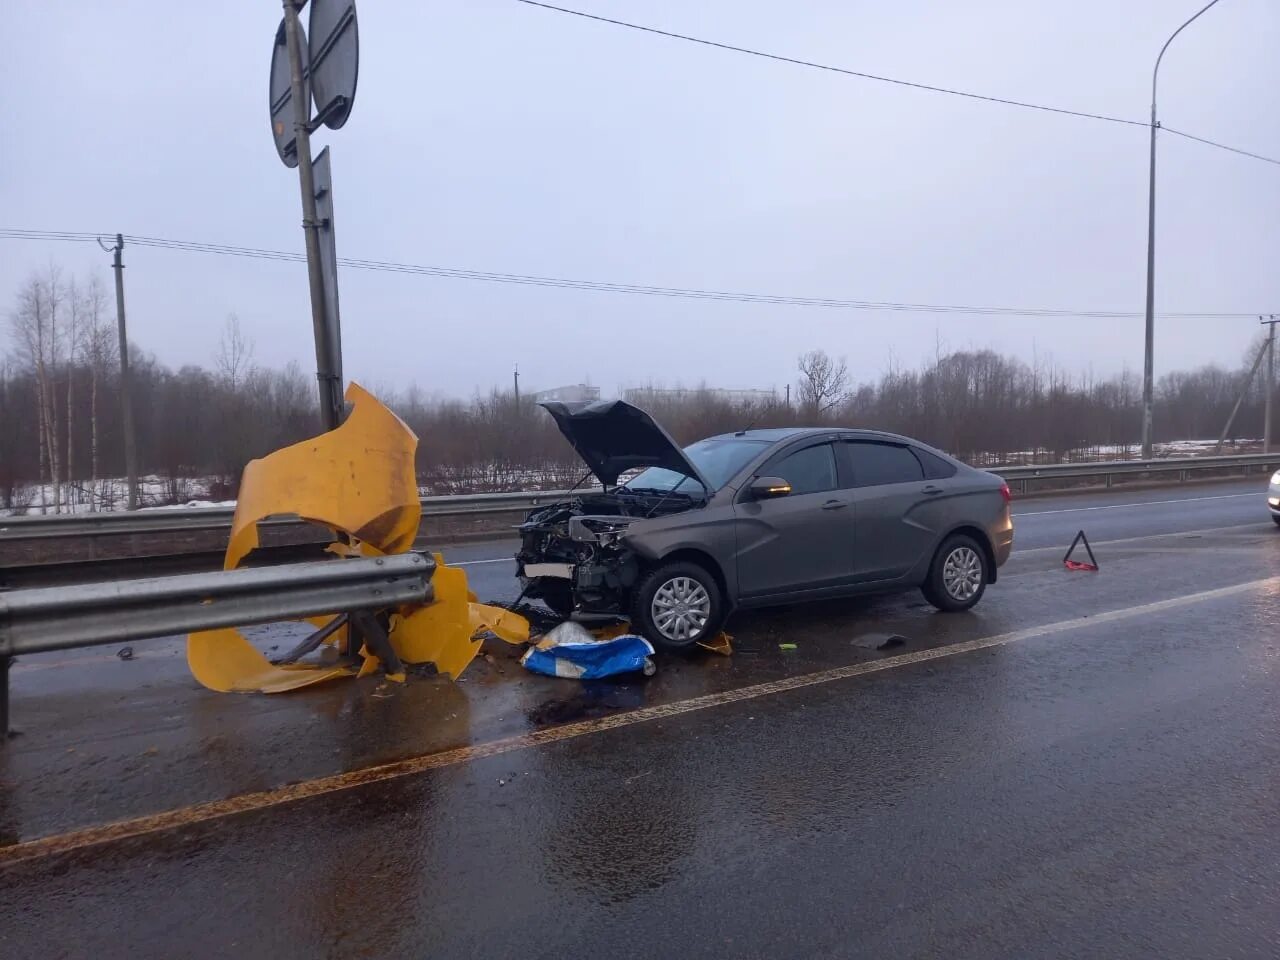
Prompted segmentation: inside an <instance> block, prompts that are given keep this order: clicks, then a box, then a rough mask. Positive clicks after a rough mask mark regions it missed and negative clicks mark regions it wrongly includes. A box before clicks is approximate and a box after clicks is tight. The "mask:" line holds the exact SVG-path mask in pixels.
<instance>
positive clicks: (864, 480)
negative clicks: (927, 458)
mask: <svg viewBox="0 0 1280 960" xmlns="http://www.w3.org/2000/svg"><path fill="white" fill-rule="evenodd" d="M845 449H846V451H847V452H848V455H849V459H850V461H851V462H852V466H853V486H855V487H878V486H881V485H883V484H889V483H911V482H913V481H919V480H923V479H924V469H923V468H922V467H921V466H920V461H919V460H917V459H916V457H915V454H913V453H912V452H911V450H910V449H909V448H908V447H903V446H898V445H897V444H893V443H878V442H876V441H871V440H854V441H848V442H847V443H846V447H845Z"/></svg>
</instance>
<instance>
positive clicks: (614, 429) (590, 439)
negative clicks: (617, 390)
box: [540, 400, 711, 493]
mask: <svg viewBox="0 0 1280 960" xmlns="http://www.w3.org/2000/svg"><path fill="white" fill-rule="evenodd" d="M540 406H542V408H543V409H545V410H546V411H547V413H549V414H551V416H552V417H554V418H555V421H556V426H557V427H559V428H560V432H561V433H563V434H564V435H565V438H566V439H567V440H568V441H569V442H570V443H571V444H573V449H574V450H576V451H578V456H580V457H582V459H583V461H584V462H585V463H586V464H587V466H588V467H590V468H591V472H592V473H594V474H595V475H596V477H597V478H598V479H599V480H600V482H601V483H602V484H604V485H605V486H606V487H613V486H616V485H617V483H618V477H620V476H621V475H622V474H623V473H626V472H627V471H628V470H636V469H641V468H644V467H664V468H666V469H667V470H674V471H675V472H676V473H683V474H684V475H685V476H687V477H692V478H693V479H694V480H697V481H698V482H699V483H700V484H702V487H703V489H704V490H706V491H707V492H708V493H710V492H711V485H710V484H709V483H707V481H706V478H705V477H704V476H703V475H702V473H701V472H700V471H699V470H698V468H697V467H695V466H694V465H693V464H692V463H691V462H690V460H689V458H688V457H686V456H685V455H684V451H683V450H681V449H680V448H679V447H678V446H676V442H675V441H674V440H672V439H671V437H670V435H669V434H668V433H667V431H665V430H663V429H662V428H661V427H660V426H658V424H657V422H656V421H655V420H654V419H653V417H651V416H649V414H647V413H645V412H644V411H643V410H641V409H640V408H639V407H633V406H632V405H631V404H629V403H627V402H626V401H625V400H595V401H590V402H576V403H566V402H564V401H560V400H546V401H543V403H542V404H540Z"/></svg>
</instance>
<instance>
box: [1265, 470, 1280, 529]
mask: <svg viewBox="0 0 1280 960" xmlns="http://www.w3.org/2000/svg"><path fill="white" fill-rule="evenodd" d="M1267 506H1268V507H1270V508H1271V519H1272V520H1274V521H1275V522H1276V526H1278V527H1280V470H1277V471H1276V472H1275V473H1273V474H1272V475H1271V486H1270V487H1269V488H1268V489H1267Z"/></svg>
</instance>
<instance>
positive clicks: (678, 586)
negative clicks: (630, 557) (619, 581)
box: [631, 561, 724, 652]
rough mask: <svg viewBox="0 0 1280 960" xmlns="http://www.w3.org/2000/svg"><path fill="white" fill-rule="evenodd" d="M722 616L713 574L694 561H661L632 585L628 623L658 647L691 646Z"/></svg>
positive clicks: (706, 635)
mask: <svg viewBox="0 0 1280 960" xmlns="http://www.w3.org/2000/svg"><path fill="white" fill-rule="evenodd" d="M723 619H724V599H723V597H722V596H721V594H720V587H719V585H718V584H717V583H716V578H715V577H713V576H712V575H711V574H710V573H709V572H708V571H707V570H706V569H705V568H703V567H701V566H699V565H698V564H696V563H688V562H684V561H677V562H675V563H664V564H662V565H661V566H659V567H657V568H656V569H654V570H652V571H650V572H649V574H648V575H647V576H645V578H644V579H643V580H641V581H640V585H639V586H638V587H637V588H636V593H635V599H634V603H633V606H632V612H631V624H632V627H633V628H635V629H636V630H638V631H639V632H640V633H641V634H643V635H644V637H645V639H647V640H648V641H649V642H650V643H652V644H653V645H654V646H655V647H658V648H659V649H662V650H668V651H679V652H683V651H688V650H691V649H693V648H694V647H695V646H697V645H698V644H699V643H701V642H703V641H704V640H709V639H710V638H712V637H714V636H715V635H716V633H717V631H719V629H720V624H721V622H722V621H723Z"/></svg>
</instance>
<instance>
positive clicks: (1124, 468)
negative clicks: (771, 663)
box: [0, 453, 1280, 536]
mask: <svg viewBox="0 0 1280 960" xmlns="http://www.w3.org/2000/svg"><path fill="white" fill-rule="evenodd" d="M1276 466H1280V453H1245V454H1235V455H1232V456H1222V457H1169V458H1167V459H1164V460H1113V461H1107V462H1105V463H1053V464H1042V465H1038V466H1037V465H1034V464H1031V465H1026V466H1016V467H993V468H991V472H992V473H994V474H996V475H998V476H1000V477H1003V478H1004V479H1005V480H1006V481H1008V482H1009V484H1010V485H1016V488H1017V490H1018V492H1019V493H1026V492H1027V491H1028V489H1029V485H1030V483H1031V482H1032V481H1035V480H1046V481H1051V480H1067V479H1099V480H1101V481H1102V482H1103V484H1104V485H1105V486H1108V487H1109V486H1111V485H1112V481H1113V480H1114V479H1115V478H1116V477H1133V476H1141V475H1149V476H1153V477H1154V476H1160V475H1168V474H1177V475H1178V480H1179V481H1186V480H1189V479H1191V475H1192V474H1194V473H1204V472H1207V471H1210V470H1236V469H1242V470H1243V472H1244V473H1245V474H1246V475H1247V474H1248V473H1249V472H1250V470H1251V469H1253V468H1261V469H1263V470H1265V469H1267V468H1271V467H1276ZM0 536H3V534H0Z"/></svg>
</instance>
